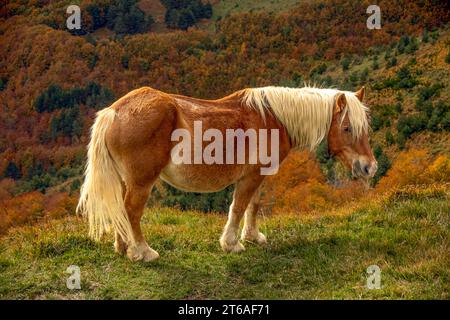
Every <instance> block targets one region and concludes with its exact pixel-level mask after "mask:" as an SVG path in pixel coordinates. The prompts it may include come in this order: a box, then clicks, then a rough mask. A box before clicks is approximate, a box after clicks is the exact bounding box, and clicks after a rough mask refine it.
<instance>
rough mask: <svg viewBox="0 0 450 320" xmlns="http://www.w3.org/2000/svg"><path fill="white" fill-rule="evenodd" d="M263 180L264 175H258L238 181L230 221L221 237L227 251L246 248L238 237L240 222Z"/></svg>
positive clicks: (237, 250)
mask: <svg viewBox="0 0 450 320" xmlns="http://www.w3.org/2000/svg"><path fill="white" fill-rule="evenodd" d="M261 181H262V177H261V176H259V175H258V176H254V177H247V178H244V179H242V180H240V181H238V182H237V183H236V187H235V190H234V194H233V202H232V203H231V206H230V210H229V213H228V221H227V224H226V225H225V228H224V230H223V233H222V236H221V238H220V245H221V246H222V249H223V250H224V251H225V252H241V251H244V250H245V248H244V246H243V245H242V244H241V243H240V242H239V239H238V231H239V223H240V221H241V219H242V216H243V215H244V212H245V210H246V208H247V207H248V205H249V203H250V201H251V199H252V197H253V195H254V194H255V191H256V190H257V189H258V187H259V185H260V184H261Z"/></svg>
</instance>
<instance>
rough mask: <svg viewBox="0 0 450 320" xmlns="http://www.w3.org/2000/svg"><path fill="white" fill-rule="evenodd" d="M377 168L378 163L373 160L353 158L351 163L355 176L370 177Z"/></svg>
mask: <svg viewBox="0 0 450 320" xmlns="http://www.w3.org/2000/svg"><path fill="white" fill-rule="evenodd" d="M377 169H378V163H377V162H376V161H375V160H373V161H371V162H369V161H366V160H354V161H353V164H352V174H353V176H354V177H356V178H366V179H367V178H372V177H373V176H374V175H375V173H376V172H377Z"/></svg>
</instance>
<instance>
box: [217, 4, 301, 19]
mask: <svg viewBox="0 0 450 320" xmlns="http://www.w3.org/2000/svg"><path fill="white" fill-rule="evenodd" d="M301 2H305V1H298V0H226V1H224V0H222V1H219V2H218V3H216V4H215V5H214V7H213V17H212V19H213V20H217V19H219V18H225V17H226V16H228V15H230V14H233V13H240V12H250V11H253V10H264V11H267V12H282V11H287V10H289V9H290V8H292V7H294V6H296V5H298V4H299V3H301Z"/></svg>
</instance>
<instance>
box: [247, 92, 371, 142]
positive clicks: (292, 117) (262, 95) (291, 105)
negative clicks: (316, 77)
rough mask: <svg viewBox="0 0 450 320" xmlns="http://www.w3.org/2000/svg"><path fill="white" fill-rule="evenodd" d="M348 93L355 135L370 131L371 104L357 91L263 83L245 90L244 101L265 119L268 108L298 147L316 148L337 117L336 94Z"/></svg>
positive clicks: (347, 107) (355, 136)
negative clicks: (286, 86)
mask: <svg viewBox="0 0 450 320" xmlns="http://www.w3.org/2000/svg"><path fill="white" fill-rule="evenodd" d="M339 93H344V94H345V98H346V100H347V105H346V107H345V109H344V111H343V113H342V115H343V116H342V118H341V119H344V116H345V114H347V113H348V116H349V120H350V125H351V127H352V132H353V137H354V138H355V139H357V138H358V137H360V136H361V135H362V134H363V133H364V132H367V131H368V128H369V124H368V120H367V110H368V109H367V107H366V106H364V104H362V103H361V102H360V101H359V100H358V98H357V97H356V96H355V94H354V93H353V92H349V91H340V90H336V89H320V88H313V87H305V88H284V87H262V88H251V89H245V90H244V96H243V101H244V103H246V105H247V106H249V107H251V108H254V109H255V110H257V111H258V112H259V113H260V114H261V116H262V117H263V118H264V119H265V113H266V111H269V110H270V111H271V113H272V114H273V115H274V116H275V117H276V118H277V119H278V120H279V121H280V122H281V124H283V125H284V127H285V128H286V130H287V132H288V134H289V136H290V138H291V140H292V142H293V144H294V146H295V147H298V148H309V149H311V150H312V149H314V148H315V147H316V146H317V145H318V144H319V143H320V142H321V141H322V140H323V139H324V138H325V137H326V135H327V133H328V131H329V129H330V125H331V121H332V118H333V108H334V105H335V101H336V97H337V95H338V94H339Z"/></svg>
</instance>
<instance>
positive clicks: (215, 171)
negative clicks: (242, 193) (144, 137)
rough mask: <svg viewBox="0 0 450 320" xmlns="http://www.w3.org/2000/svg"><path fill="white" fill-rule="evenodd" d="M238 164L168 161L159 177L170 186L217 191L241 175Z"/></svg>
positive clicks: (191, 190) (200, 190) (201, 190)
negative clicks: (195, 163) (178, 163)
mask: <svg viewBox="0 0 450 320" xmlns="http://www.w3.org/2000/svg"><path fill="white" fill-rule="evenodd" d="M241 172H242V171H241V170H240V168H239V166H231V165H204V164H198V165H192V164H191V165H187V164H180V165H177V164H174V163H172V162H171V163H169V164H168V165H167V166H166V167H165V168H164V169H163V170H162V171H161V174H160V178H161V179H162V180H163V181H165V182H167V183H168V184H170V185H171V186H173V187H175V188H177V189H180V190H183V191H188V192H217V191H220V190H223V189H225V188H226V187H227V186H229V185H230V184H233V183H235V182H236V181H237V180H238V179H239V177H240V176H241Z"/></svg>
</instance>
